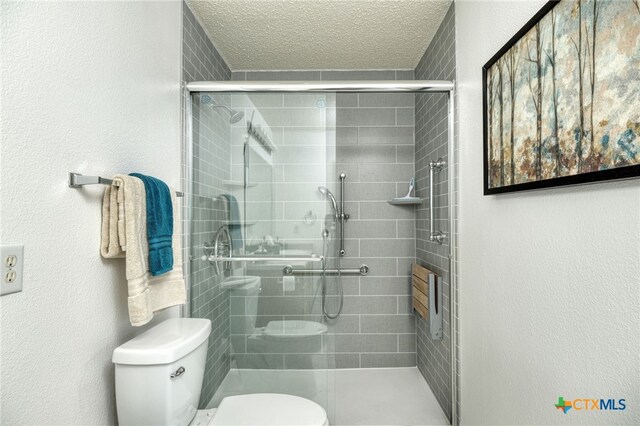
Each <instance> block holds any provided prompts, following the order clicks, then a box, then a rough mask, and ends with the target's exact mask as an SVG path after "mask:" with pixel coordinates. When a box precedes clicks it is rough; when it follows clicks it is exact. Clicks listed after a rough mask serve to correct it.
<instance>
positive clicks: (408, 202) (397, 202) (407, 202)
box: [387, 197, 426, 206]
mask: <svg viewBox="0 0 640 426" xmlns="http://www.w3.org/2000/svg"><path fill="white" fill-rule="evenodd" d="M424 200H426V198H417V197H402V198H394V199H392V200H389V201H387V203H389V204H391V205H393V206H417V205H420V204H422V203H423V202H424Z"/></svg>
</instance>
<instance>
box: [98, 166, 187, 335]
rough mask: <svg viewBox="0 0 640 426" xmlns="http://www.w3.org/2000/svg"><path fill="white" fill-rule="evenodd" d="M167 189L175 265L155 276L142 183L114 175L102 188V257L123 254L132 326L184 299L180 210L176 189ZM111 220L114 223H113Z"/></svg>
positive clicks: (179, 303) (181, 302) (182, 301)
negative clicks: (151, 263) (150, 264)
mask: <svg viewBox="0 0 640 426" xmlns="http://www.w3.org/2000/svg"><path fill="white" fill-rule="evenodd" d="M169 189H170V191H171V192H170V194H171V203H172V207H173V211H174V220H173V240H172V248H173V259H174V268H173V270H172V271H170V272H168V273H166V274H164V275H162V276H157V277H154V276H152V275H151V274H150V273H149V267H148V256H149V246H148V242H147V216H146V195H145V188H144V184H143V182H142V181H141V180H140V179H138V178H136V177H132V176H126V175H116V176H114V178H113V185H112V186H110V187H107V188H106V190H105V195H104V198H103V202H104V203H108V205H104V204H103V217H102V231H103V233H102V244H101V253H102V255H103V257H122V256H124V255H126V258H125V263H126V276H127V284H128V292H129V298H128V306H129V320H130V322H131V325H133V326H141V325H144V324H146V323H148V322H149V321H150V320H151V318H153V313H154V312H158V311H160V310H162V309H165V308H168V307H171V306H175V305H181V304H184V303H185V300H186V290H185V283H184V278H183V276H182V252H181V246H180V216H179V214H180V210H179V207H178V203H177V198H176V196H175V191H174V190H173V189H172V188H169ZM114 193H115V196H113V194H114ZM114 212H120V213H121V214H120V215H118V214H114ZM114 219H116V225H114V223H113V222H114ZM112 237H113V238H115V239H116V241H115V242H113V241H110V238H112ZM118 247H120V250H118V249H117V248H118Z"/></svg>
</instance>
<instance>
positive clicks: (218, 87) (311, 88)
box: [182, 80, 459, 426]
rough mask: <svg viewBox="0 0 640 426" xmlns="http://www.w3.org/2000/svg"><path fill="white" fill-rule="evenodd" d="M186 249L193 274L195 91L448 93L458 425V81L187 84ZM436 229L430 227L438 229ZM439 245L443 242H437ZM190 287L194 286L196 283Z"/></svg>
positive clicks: (454, 411) (187, 311)
mask: <svg viewBox="0 0 640 426" xmlns="http://www.w3.org/2000/svg"><path fill="white" fill-rule="evenodd" d="M183 87H184V91H183V120H184V122H183V129H184V134H183V138H182V140H183V149H182V153H183V159H182V160H183V161H182V164H183V179H184V180H183V189H184V191H185V197H184V203H185V204H184V205H183V213H184V214H183V217H184V218H185V219H184V220H183V238H184V240H183V247H185V248H186V249H187V251H186V252H185V254H187V255H186V256H184V259H185V260H184V265H183V266H184V270H185V272H186V275H187V276H188V277H189V281H190V278H191V274H190V272H191V266H190V265H191V260H192V256H191V254H190V253H189V249H190V247H191V246H190V232H191V231H190V228H189V224H190V222H191V219H192V197H191V196H192V177H193V176H192V173H193V168H192V161H193V159H192V153H193V137H192V125H191V121H192V111H191V102H192V100H191V95H192V94H195V93H202V92H213V93H216V92H217V93H222V92H225V93H249V92H263V93H264V92H279V93H283V92H335V93H366V92H375V93H446V94H447V103H448V132H447V133H448V134H447V157H448V160H449V161H448V164H447V179H448V191H449V196H448V197H447V198H448V206H447V207H448V210H449V217H448V220H449V234H448V237H449V281H450V292H451V294H450V297H449V313H450V319H449V321H450V326H451V329H450V330H449V334H450V336H449V338H450V343H451V344H450V354H451V424H452V425H454V426H457V425H458V418H459V413H458V404H459V392H458V387H459V383H458V361H459V357H458V297H459V296H458V274H457V262H458V253H457V218H456V211H457V188H456V179H457V176H456V166H457V159H456V157H455V156H456V154H457V153H456V143H455V114H456V109H455V95H456V93H455V81H448V80H349V81H340V80H336V81H193V82H190V83H183ZM432 231H433V230H430V232H432ZM434 244H437V243H435V242H434ZM187 287H189V288H190V283H188V285H187ZM190 304H191V303H190V297H188V298H187V302H186V303H185V305H183V308H182V316H183V317H189V316H190V315H191V306H190Z"/></svg>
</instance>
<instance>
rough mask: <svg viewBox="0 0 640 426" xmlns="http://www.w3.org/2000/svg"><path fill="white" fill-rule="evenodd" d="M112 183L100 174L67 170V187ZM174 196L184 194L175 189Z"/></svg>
mask: <svg viewBox="0 0 640 426" xmlns="http://www.w3.org/2000/svg"><path fill="white" fill-rule="evenodd" d="M112 183H113V180H111V179H107V178H103V177H101V176H85V175H82V174H80V173H73V172H69V188H82V187H83V186H85V185H111V184H112ZM176 197H184V194H183V193H182V192H180V191H176Z"/></svg>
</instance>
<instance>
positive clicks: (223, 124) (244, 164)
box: [191, 93, 335, 412]
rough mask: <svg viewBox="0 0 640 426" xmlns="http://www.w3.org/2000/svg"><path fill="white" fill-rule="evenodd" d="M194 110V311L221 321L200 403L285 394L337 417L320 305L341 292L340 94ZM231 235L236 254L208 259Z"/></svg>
mask: <svg viewBox="0 0 640 426" xmlns="http://www.w3.org/2000/svg"><path fill="white" fill-rule="evenodd" d="M223 105H224V106H223ZM192 108H193V110H194V112H193V118H194V120H193V127H194V129H193V136H194V148H193V153H194V155H193V170H194V173H193V176H194V178H193V181H194V184H193V188H194V189H193V192H194V194H193V195H192V203H193V212H194V215H193V217H194V220H193V226H192V245H191V246H192V252H193V254H192V259H193V260H192V286H191V287H192V289H191V290H192V291H191V311H192V316H202V317H208V318H210V319H211V320H212V326H213V332H212V338H211V339H210V348H209V356H208V360H207V361H208V362H207V371H206V372H205V386H204V388H203V389H206V390H207V392H206V396H205V395H204V394H205V392H204V391H203V400H202V401H201V403H202V405H203V406H209V407H216V406H218V404H219V402H220V401H221V399H222V398H224V397H225V396H228V395H234V394H247V393H256V392H269V393H284V394H290V395H297V396H301V397H304V398H308V399H311V400H313V401H316V402H318V403H319V404H320V405H322V406H323V407H325V409H327V411H328V412H330V411H331V405H332V404H331V401H330V400H329V376H328V374H329V373H328V368H329V367H332V366H333V364H334V363H333V355H332V351H331V349H330V346H331V342H330V330H331V324H330V322H328V320H327V319H326V318H325V317H324V316H323V313H322V312H323V303H324V302H323V288H325V289H330V290H329V292H330V293H331V291H333V292H335V287H332V286H331V284H332V283H331V282H330V281H327V282H326V284H327V287H324V284H325V281H324V277H323V274H322V271H323V262H320V261H318V260H319V258H320V257H321V256H323V255H324V256H329V254H330V253H329V250H330V249H332V246H333V244H332V243H331V239H332V238H333V237H334V236H335V235H334V232H335V223H334V222H335V221H333V220H332V214H333V213H332V210H331V207H330V204H329V203H328V202H327V198H326V196H325V195H323V193H322V192H321V191H319V190H318V188H319V187H327V186H328V187H331V186H332V185H333V182H331V180H332V179H330V178H328V177H333V176H335V95H334V94H326V93H314V94H292V93H269V94H266V93H265V94H260V93H251V94H243V93H241V94H219V93H216V94H214V93H210V94H206V93H202V94H196V95H193V99H192ZM238 117H240V118H238ZM196 145H197V148H196ZM196 156H198V158H196ZM209 171H211V173H209ZM203 194H204V195H203ZM221 230H225V231H228V235H229V240H230V243H231V247H230V251H229V252H225V251H223V254H224V255H225V256H229V255H230V257H231V259H229V260H228V261H225V262H222V261H210V260H202V259H201V256H202V255H203V250H208V253H206V254H211V252H212V251H214V252H215V250H213V248H212V246H214V245H215V244H213V242H214V241H213V240H214V236H215V235H217V234H219V232H220V231H221ZM327 231H329V232H328V233H327ZM214 254H215V253H214ZM218 254H220V252H218ZM313 256H316V258H315V259H314V258H313ZM233 258H236V259H237V258H242V259H243V260H242V261H233ZM332 278H333V277H327V279H328V280H331V279H332ZM329 296H331V294H330V295H329ZM324 299H325V301H326V303H327V305H328V309H333V308H334V304H335V301H334V300H332V299H331V297H327V298H324ZM212 342H214V343H213V344H212Z"/></svg>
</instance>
